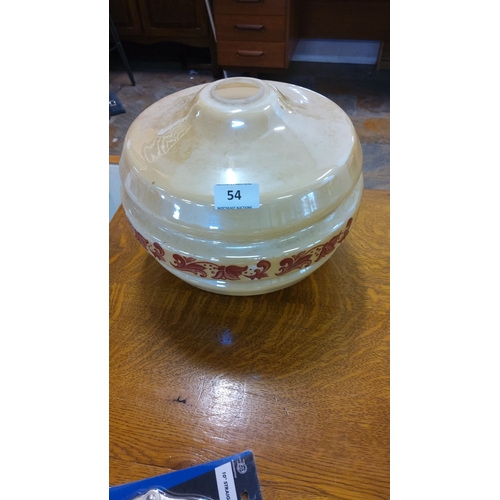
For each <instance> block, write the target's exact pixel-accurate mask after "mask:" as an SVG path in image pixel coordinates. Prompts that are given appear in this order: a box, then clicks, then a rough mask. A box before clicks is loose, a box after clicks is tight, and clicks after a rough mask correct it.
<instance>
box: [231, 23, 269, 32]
mask: <svg viewBox="0 0 500 500" xmlns="http://www.w3.org/2000/svg"><path fill="white" fill-rule="evenodd" d="M234 29H235V30H236V31H239V30H251V31H265V30H266V28H265V27H264V25H263V24H235V25H234Z"/></svg>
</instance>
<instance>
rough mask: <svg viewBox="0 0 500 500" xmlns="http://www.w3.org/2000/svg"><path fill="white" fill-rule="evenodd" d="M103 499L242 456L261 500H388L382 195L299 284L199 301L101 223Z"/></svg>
mask: <svg viewBox="0 0 500 500" xmlns="http://www.w3.org/2000/svg"><path fill="white" fill-rule="evenodd" d="M109 349H110V361H109V363H110V365H109V395H110V406H109V419H110V432H109V438H110V443H109V446H110V462H109V463H110V479H109V480H110V486H112V485H118V484H122V483H125V482H129V481H135V480H138V479H142V478H145V477H150V476H155V475H158V474H162V473H165V472H170V471H174V470H178V469H181V468H186V467H190V466H192V465H196V464H200V463H202V462H206V461H210V460H215V459H218V458H222V457H225V456H228V455H232V454H235V453H239V452H242V451H244V450H247V449H249V450H252V451H253V452H254V454H255V458H256V464H257V470H258V473H259V479H260V482H261V488H262V493H263V497H264V499H265V500H273V499H279V500H281V499H283V500H285V499H327V498H328V499H388V498H389V193H388V192H385V191H369V190H365V192H364V195H363V200H362V203H361V209H360V213H359V217H358V219H357V221H356V224H355V225H353V229H352V231H351V233H350V235H349V237H348V238H347V239H346V241H345V242H344V243H343V244H342V246H341V247H339V249H338V250H337V251H336V252H335V254H334V255H333V256H332V258H331V259H330V260H329V261H328V262H327V263H326V264H325V265H323V266H322V267H321V268H320V269H319V270H317V271H316V272H315V273H313V274H312V275H311V276H310V277H308V278H306V279H305V280H303V281H302V282H300V283H298V284H296V285H294V286H292V287H290V288H287V289H285V290H281V291H279V292H274V293H271V294H267V295H262V296H256V297H229V296H223V295H216V294H212V293H210V292H205V291H202V290H198V289H197V288H194V287H192V286H190V285H188V284H186V283H184V282H183V281H181V280H179V279H178V278H176V277H174V276H173V275H171V274H170V273H169V272H168V271H166V270H165V269H164V268H162V267H161V266H160V265H159V264H158V263H157V262H156V260H155V259H154V258H153V257H151V256H150V255H148V254H147V253H146V251H145V250H144V249H143V248H142V247H141V246H140V244H139V242H138V241H137V240H135V238H134V236H133V234H132V231H131V229H130V226H129V225H128V223H127V221H126V218H125V215H124V212H123V209H122V208H121V207H120V209H119V211H118V212H117V214H116V215H115V217H114V218H113V220H112V221H111V223H110V344H109Z"/></svg>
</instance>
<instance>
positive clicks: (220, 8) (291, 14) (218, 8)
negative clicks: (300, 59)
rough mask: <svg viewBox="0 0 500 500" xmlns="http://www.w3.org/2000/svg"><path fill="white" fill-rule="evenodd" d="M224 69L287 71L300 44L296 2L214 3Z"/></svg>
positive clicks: (239, 0)
mask: <svg viewBox="0 0 500 500" xmlns="http://www.w3.org/2000/svg"><path fill="white" fill-rule="evenodd" d="M213 11H214V20H215V32H216V34H217V58H218V61H219V64H220V65H221V66H222V67H226V68H227V67H234V68H246V69H248V68H252V69H253V70H259V69H271V68H277V69H285V68H288V65H289V63H290V59H291V57H292V55H293V51H294V50H295V46H296V43H297V31H298V30H297V21H296V16H295V1H294V0H213Z"/></svg>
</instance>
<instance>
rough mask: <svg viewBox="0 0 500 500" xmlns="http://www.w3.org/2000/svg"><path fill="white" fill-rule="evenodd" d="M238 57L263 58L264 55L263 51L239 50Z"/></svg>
mask: <svg viewBox="0 0 500 500" xmlns="http://www.w3.org/2000/svg"><path fill="white" fill-rule="evenodd" d="M236 54H237V55H239V56H243V57H261V56H263V55H264V51H263V50H238V51H237V52H236Z"/></svg>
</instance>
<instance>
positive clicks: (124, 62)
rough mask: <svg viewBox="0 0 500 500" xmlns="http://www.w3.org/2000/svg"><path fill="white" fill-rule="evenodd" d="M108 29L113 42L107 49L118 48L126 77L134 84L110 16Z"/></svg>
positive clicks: (111, 50)
mask: <svg viewBox="0 0 500 500" xmlns="http://www.w3.org/2000/svg"><path fill="white" fill-rule="evenodd" d="M109 31H110V32H111V36H112V38H113V43H114V45H113V46H112V47H111V48H110V49H109V51H110V52H113V50H115V49H118V52H119V54H120V57H121V58H122V62H123V65H124V66H125V69H126V70H127V73H128V77H129V78H130V81H131V82H132V85H134V86H135V80H134V75H133V74H132V70H131V69H130V65H129V63H128V59H127V56H126V55H125V52H124V51H123V47H122V43H121V41H120V37H119V36H118V32H117V31H116V28H115V23H114V22H113V19H111V16H109Z"/></svg>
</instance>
